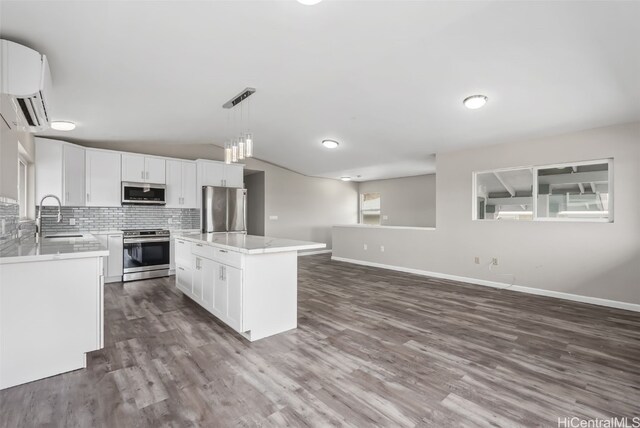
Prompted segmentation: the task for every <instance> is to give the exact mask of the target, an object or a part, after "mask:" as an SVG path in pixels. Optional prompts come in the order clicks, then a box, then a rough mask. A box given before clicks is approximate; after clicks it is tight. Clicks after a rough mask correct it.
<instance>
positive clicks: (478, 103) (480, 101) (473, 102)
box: [462, 95, 488, 110]
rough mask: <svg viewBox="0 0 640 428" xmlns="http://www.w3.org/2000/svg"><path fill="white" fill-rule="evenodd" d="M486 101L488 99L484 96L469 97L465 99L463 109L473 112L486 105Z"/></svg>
mask: <svg viewBox="0 0 640 428" xmlns="http://www.w3.org/2000/svg"><path fill="white" fill-rule="evenodd" d="M487 100H488V98H487V97H486V95H471V96H470V97H467V98H465V99H464V101H462V103H463V104H464V105H465V107H467V108H469V109H471V110H475V109H477V108H480V107H482V106H484V105H485V104H486V103H487Z"/></svg>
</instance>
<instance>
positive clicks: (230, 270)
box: [224, 266, 243, 332]
mask: <svg viewBox="0 0 640 428" xmlns="http://www.w3.org/2000/svg"><path fill="white" fill-rule="evenodd" d="M224 272H225V279H226V283H227V320H226V323H227V324H228V325H229V327H231V328H232V329H234V330H235V331H238V332H242V331H243V329H242V271H241V270H240V269H236V268H234V267H231V266H225V267H224Z"/></svg>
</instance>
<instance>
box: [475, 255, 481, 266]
mask: <svg viewBox="0 0 640 428" xmlns="http://www.w3.org/2000/svg"><path fill="white" fill-rule="evenodd" d="M474 261H475V263H476V264H477V265H479V264H480V257H476V258H475V259H474Z"/></svg>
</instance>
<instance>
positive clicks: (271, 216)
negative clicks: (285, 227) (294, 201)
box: [269, 215, 278, 220]
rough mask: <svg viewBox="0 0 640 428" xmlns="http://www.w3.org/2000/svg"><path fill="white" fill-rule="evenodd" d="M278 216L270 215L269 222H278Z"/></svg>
mask: <svg viewBox="0 0 640 428" xmlns="http://www.w3.org/2000/svg"><path fill="white" fill-rule="evenodd" d="M277 219H278V216H277V215H270V216H269V220H277Z"/></svg>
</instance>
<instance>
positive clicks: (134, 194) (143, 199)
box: [122, 182, 167, 205]
mask: <svg viewBox="0 0 640 428" xmlns="http://www.w3.org/2000/svg"><path fill="white" fill-rule="evenodd" d="M166 190H167V189H166V186H164V185H162V184H144V183H128V182H122V205H166V203H167V202H166V199H165V194H166Z"/></svg>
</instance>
